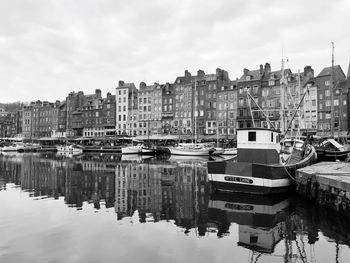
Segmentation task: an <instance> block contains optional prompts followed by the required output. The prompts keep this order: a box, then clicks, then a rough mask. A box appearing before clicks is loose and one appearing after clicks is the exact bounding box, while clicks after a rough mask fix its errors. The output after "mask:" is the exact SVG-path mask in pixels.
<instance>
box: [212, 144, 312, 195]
mask: <svg viewBox="0 0 350 263" xmlns="http://www.w3.org/2000/svg"><path fill="white" fill-rule="evenodd" d="M315 159H316V151H315V149H313V150H312V151H311V152H310V154H309V155H308V156H307V157H306V158H304V159H303V160H301V161H300V162H298V163H295V164H289V165H280V164H259V163H247V162H234V161H231V160H230V161H215V162H208V177H209V181H210V182H211V184H212V187H213V188H214V190H219V191H229V192H238V193H250V194H260V195H269V194H277V193H283V192H287V191H289V190H290V189H292V187H293V181H294V176H295V171H296V170H297V169H299V168H302V167H305V166H307V165H310V164H312V163H314V162H315Z"/></svg>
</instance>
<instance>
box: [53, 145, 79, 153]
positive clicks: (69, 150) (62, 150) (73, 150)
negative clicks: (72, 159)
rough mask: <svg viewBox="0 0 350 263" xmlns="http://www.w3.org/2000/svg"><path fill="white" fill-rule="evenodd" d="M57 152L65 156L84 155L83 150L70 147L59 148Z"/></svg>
mask: <svg viewBox="0 0 350 263" xmlns="http://www.w3.org/2000/svg"><path fill="white" fill-rule="evenodd" d="M57 152H58V153H65V154H81V153H83V149H81V148H76V147H70V146H57Z"/></svg>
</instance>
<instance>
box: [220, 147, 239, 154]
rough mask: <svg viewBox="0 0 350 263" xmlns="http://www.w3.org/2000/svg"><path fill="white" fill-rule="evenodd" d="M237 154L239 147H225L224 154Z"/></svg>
mask: <svg viewBox="0 0 350 263" xmlns="http://www.w3.org/2000/svg"><path fill="white" fill-rule="evenodd" d="M236 154H237V148H225V149H224V152H223V153H222V155H236Z"/></svg>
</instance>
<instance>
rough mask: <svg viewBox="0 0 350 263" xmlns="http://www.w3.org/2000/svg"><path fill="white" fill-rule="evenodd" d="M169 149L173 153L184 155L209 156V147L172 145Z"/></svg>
mask: <svg viewBox="0 0 350 263" xmlns="http://www.w3.org/2000/svg"><path fill="white" fill-rule="evenodd" d="M169 151H170V153H171V154H173V155H184V156H209V153H210V151H209V149H206V148H200V149H195V148H194V149H191V148H177V147H170V148H169Z"/></svg>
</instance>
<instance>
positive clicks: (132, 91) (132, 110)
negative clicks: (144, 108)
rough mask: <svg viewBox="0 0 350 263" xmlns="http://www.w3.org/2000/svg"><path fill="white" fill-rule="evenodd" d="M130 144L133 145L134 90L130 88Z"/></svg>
mask: <svg viewBox="0 0 350 263" xmlns="http://www.w3.org/2000/svg"><path fill="white" fill-rule="evenodd" d="M130 119H131V122H130V125H131V144H134V89H133V87H132V86H131V118H130Z"/></svg>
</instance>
